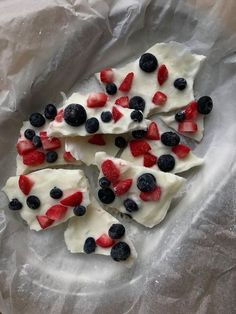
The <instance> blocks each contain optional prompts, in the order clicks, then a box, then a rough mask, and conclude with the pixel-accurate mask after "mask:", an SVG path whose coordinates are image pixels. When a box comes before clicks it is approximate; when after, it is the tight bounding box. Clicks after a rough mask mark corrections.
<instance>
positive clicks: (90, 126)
mask: <svg viewBox="0 0 236 314" xmlns="http://www.w3.org/2000/svg"><path fill="white" fill-rule="evenodd" d="M85 129H86V131H87V132H88V133H90V134H92V133H96V132H97V130H98V129H99V121H98V119H97V118H94V117H93V118H90V119H88V120H87V121H86V122H85Z"/></svg>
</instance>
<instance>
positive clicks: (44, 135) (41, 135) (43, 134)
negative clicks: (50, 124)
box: [39, 131, 48, 138]
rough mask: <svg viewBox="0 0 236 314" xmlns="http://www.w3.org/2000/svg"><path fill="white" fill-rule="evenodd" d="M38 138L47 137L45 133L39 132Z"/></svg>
mask: <svg viewBox="0 0 236 314" xmlns="http://www.w3.org/2000/svg"><path fill="white" fill-rule="evenodd" d="M39 136H40V138H41V137H47V136H48V135H47V132H46V131H41V132H39Z"/></svg>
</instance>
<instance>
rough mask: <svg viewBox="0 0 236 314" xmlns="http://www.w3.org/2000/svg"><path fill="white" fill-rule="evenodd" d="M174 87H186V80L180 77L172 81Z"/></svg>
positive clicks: (181, 88) (180, 88)
mask: <svg viewBox="0 0 236 314" xmlns="http://www.w3.org/2000/svg"><path fill="white" fill-rule="evenodd" d="M174 87H175V88H177V89H178V90H184V89H185V88H186V87H187V82H186V80H185V79H184V78H182V77H180V78H177V79H176V80H175V81H174Z"/></svg>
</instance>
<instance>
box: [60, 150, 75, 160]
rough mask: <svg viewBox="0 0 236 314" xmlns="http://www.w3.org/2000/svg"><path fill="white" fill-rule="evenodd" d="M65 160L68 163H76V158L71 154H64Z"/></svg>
mask: <svg viewBox="0 0 236 314" xmlns="http://www.w3.org/2000/svg"><path fill="white" fill-rule="evenodd" d="M63 158H64V160H65V161H68V162H70V161H75V158H74V157H73V156H72V155H71V153H70V152H64V154H63Z"/></svg>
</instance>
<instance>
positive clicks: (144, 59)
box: [139, 53, 158, 73]
mask: <svg viewBox="0 0 236 314" xmlns="http://www.w3.org/2000/svg"><path fill="white" fill-rule="evenodd" d="M139 67H140V68H141V70H143V71H144V72H148V73H150V72H154V71H155V70H156V69H157V67H158V61H157V58H156V57H155V56H154V55H153V54H151V53H144V54H143V55H142V56H141V58H140V59H139Z"/></svg>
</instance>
